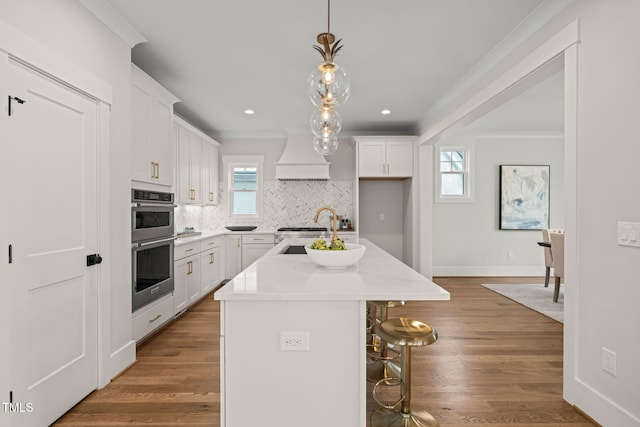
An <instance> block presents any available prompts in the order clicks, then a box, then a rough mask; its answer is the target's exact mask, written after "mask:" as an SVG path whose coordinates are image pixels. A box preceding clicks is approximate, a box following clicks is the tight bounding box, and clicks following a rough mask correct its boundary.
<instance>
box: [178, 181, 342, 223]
mask: <svg viewBox="0 0 640 427" xmlns="http://www.w3.org/2000/svg"><path fill="white" fill-rule="evenodd" d="M223 186H224V183H221V187H223ZM225 194H226V191H224V190H223V189H222V188H221V189H220V203H219V204H218V205H216V206H189V205H186V206H185V205H182V206H178V207H177V208H176V212H175V213H176V218H175V222H176V229H177V230H183V229H184V228H185V227H194V228H195V229H196V230H203V231H206V230H219V229H221V228H222V227H224V226H225V225H231V224H233V225H245V223H241V222H238V221H234V222H231V221H229V220H227V219H226V209H227V203H226V197H225ZM324 205H329V206H331V207H332V208H334V209H335V210H336V212H337V213H338V215H342V216H343V217H345V218H352V213H353V183H352V182H351V181H265V182H264V218H265V220H264V222H262V223H261V224H253V223H252V225H258V226H259V228H263V229H277V228H278V227H292V226H299V227H313V226H318V224H319V225H321V226H322V225H325V226H330V220H329V215H328V214H327V213H322V214H321V215H320V219H319V221H318V224H315V223H314V222H313V216H314V215H315V212H316V210H317V209H318V208H319V207H321V206H324ZM247 224H249V223H247Z"/></svg>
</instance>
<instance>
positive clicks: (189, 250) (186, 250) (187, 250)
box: [184, 248, 193, 252]
mask: <svg viewBox="0 0 640 427" xmlns="http://www.w3.org/2000/svg"><path fill="white" fill-rule="evenodd" d="M192 250H193V248H190V249H185V250H184V251H185V252H191V251H192Z"/></svg>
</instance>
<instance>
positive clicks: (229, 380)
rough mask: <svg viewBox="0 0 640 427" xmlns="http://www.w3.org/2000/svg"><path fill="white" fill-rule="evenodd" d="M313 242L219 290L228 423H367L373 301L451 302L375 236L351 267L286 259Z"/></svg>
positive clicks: (263, 261) (277, 255)
mask: <svg viewBox="0 0 640 427" xmlns="http://www.w3.org/2000/svg"><path fill="white" fill-rule="evenodd" d="M310 242H311V240H309V239H305V240H293V239H291V240H285V241H283V242H281V243H279V244H278V245H277V246H275V247H274V248H273V249H272V250H270V251H269V252H268V253H267V254H265V255H264V256H262V257H261V258H259V259H258V260H257V261H256V262H255V263H253V264H252V265H250V266H249V267H248V268H247V269H246V270H244V271H242V272H241V273H240V274H239V275H237V276H236V277H235V278H234V279H233V280H231V281H230V282H229V283H227V284H226V285H225V286H224V287H223V288H222V289H220V290H219V291H218V292H216V293H215V298H216V299H217V300H220V301H221V306H220V316H221V322H220V335H221V336H220V346H221V349H220V364H221V366H220V378H221V390H220V392H221V399H220V401H221V411H220V412H221V426H222V427H236V426H250V425H265V426H279V427H281V426H291V427H294V426H295V427H298V426H301V425H304V426H305V427H316V426H317V427H326V426H332V427H342V426H344V427H354V426H359V427H365V425H366V416H367V414H366V398H367V395H366V393H367V386H366V301H367V300H405V301H408V303H409V304H410V301H412V300H414V301H416V300H448V299H449V293H448V292H447V291H445V290H444V289H442V288H441V287H439V286H438V285H436V284H435V283H433V282H432V281H430V280H428V279H427V278H425V277H424V276H422V275H421V274H419V273H418V272H416V271H415V270H413V269H411V268H410V267H408V266H407V265H405V264H403V263H402V262H400V261H399V260H397V259H396V258H394V257H392V256H391V255H389V254H388V253H387V252H385V251H383V250H382V249H380V248H379V247H378V246H376V245H375V244H373V243H371V242H369V241H367V240H365V239H360V241H359V242H358V243H359V244H362V245H364V246H366V252H365V254H364V256H363V257H362V259H360V261H359V262H358V263H357V264H355V265H352V266H350V267H347V268H345V269H339V270H329V269H325V268H323V267H320V266H317V265H316V264H315V263H314V262H313V261H312V260H311V259H310V258H309V257H308V256H307V255H306V254H282V252H283V251H284V250H285V249H286V248H287V247H288V246H290V245H301V244H307V243H310ZM424 320H427V319H424ZM434 326H435V327H436V328H437V325H434Z"/></svg>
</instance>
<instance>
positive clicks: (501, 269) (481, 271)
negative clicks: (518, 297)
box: [432, 266, 544, 277]
mask: <svg viewBox="0 0 640 427" xmlns="http://www.w3.org/2000/svg"><path fill="white" fill-rule="evenodd" d="M432 273H433V276H434V277H435V276H437V277H467V276H468V277H483V276H487V277H492V276H513V277H520V276H523V277H538V276H544V267H537V266H536V267H531V266H519V267H518V266H513V267H510V266H509V267H507V266H495V267H481V266H478V267H464V266H453V267H436V266H434V267H433V271H432Z"/></svg>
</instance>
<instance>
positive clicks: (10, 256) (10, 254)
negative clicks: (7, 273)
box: [9, 245, 13, 264]
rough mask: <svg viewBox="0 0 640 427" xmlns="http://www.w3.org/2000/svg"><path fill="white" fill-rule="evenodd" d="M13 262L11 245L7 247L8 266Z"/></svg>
mask: <svg viewBox="0 0 640 427" xmlns="http://www.w3.org/2000/svg"><path fill="white" fill-rule="evenodd" d="M12 262H13V245H9V264H11V263H12Z"/></svg>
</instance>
